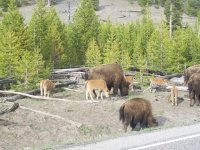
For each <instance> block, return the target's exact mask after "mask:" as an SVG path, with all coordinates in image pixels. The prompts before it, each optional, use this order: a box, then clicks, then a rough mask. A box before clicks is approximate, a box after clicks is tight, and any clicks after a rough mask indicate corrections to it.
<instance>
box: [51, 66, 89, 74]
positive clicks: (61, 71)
mask: <svg viewBox="0 0 200 150" xmlns="http://www.w3.org/2000/svg"><path fill="white" fill-rule="evenodd" d="M86 69H88V67H81V68H69V69H54V71H53V73H66V72H77V71H82V72H85V70H86Z"/></svg>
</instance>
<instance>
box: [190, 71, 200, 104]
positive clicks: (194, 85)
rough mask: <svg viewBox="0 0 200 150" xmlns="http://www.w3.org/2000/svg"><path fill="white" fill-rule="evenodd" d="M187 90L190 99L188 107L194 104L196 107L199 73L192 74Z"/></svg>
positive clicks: (198, 101)
mask: <svg viewBox="0 0 200 150" xmlns="http://www.w3.org/2000/svg"><path fill="white" fill-rule="evenodd" d="M188 90H189V97H190V106H193V105H194V103H195V102H196V105H197V106H198V105H199V103H200V73H193V74H192V76H191V77H190V79H189V81H188Z"/></svg>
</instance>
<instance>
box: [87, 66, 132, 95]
mask: <svg viewBox="0 0 200 150" xmlns="http://www.w3.org/2000/svg"><path fill="white" fill-rule="evenodd" d="M85 79H86V80H98V79H102V80H105V81H106V84H107V87H108V89H109V90H111V88H113V94H114V95H116V94H117V93H118V89H119V90H120V93H121V96H126V95H128V89H129V84H130V83H127V82H126V79H125V77H124V72H123V70H122V67H121V66H120V65H119V64H118V63H113V64H106V65H100V66H97V67H93V68H90V69H88V70H87V71H86V73H85Z"/></svg>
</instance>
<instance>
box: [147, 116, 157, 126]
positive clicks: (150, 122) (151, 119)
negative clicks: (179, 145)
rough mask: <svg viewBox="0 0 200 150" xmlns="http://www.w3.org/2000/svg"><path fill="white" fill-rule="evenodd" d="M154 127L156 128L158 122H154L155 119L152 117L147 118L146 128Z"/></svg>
mask: <svg viewBox="0 0 200 150" xmlns="http://www.w3.org/2000/svg"><path fill="white" fill-rule="evenodd" d="M156 126H158V122H157V121H156V119H155V118H153V117H150V118H148V127H156Z"/></svg>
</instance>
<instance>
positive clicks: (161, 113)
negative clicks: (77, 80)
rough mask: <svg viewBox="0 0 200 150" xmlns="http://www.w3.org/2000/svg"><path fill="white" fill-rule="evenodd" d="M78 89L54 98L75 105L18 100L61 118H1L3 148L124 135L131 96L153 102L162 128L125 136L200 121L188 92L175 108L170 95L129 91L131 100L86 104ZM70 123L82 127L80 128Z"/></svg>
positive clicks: (20, 113) (26, 113) (25, 113)
mask: <svg viewBox="0 0 200 150" xmlns="http://www.w3.org/2000/svg"><path fill="white" fill-rule="evenodd" d="M82 82H83V81H82ZM76 90H78V91H69V90H64V91H61V92H59V93H55V94H54V95H53V97H55V98H64V99H69V100H73V102H61V101H47V100H35V99H29V98H27V99H21V100H17V102H18V103H19V104H20V106H24V107H26V108H31V109H34V110H37V111H42V112H46V113H49V114H52V115H56V117H58V116H59V117H60V118H55V117H50V116H47V115H45V114H40V113H38V112H37V113H36V112H32V111H30V110H24V109H21V108H19V109H17V110H16V111H15V112H12V113H9V114H5V115H3V116H0V117H1V119H0V139H1V140H0V149H4V150H10V149H16V150H18V149H19V150H21V149H50V148H55V147H56V146H58V145H63V144H69V145H70V144H76V143H83V142H88V141H94V140H101V139H107V138H113V137H117V136H120V135H125V133H124V131H123V126H122V123H121V122H120V121H119V114H118V110H119V107H120V106H121V104H122V103H124V102H125V101H126V100H127V99H130V98H131V97H144V98H146V99H148V100H149V101H151V103H152V107H153V113H154V115H155V117H156V119H157V120H158V122H159V126H158V127H156V128H149V129H144V130H140V131H131V128H130V127H129V128H128V133H126V134H136V133H138V132H149V131H151V130H157V129H160V128H168V127H173V126H182V125H187V124H194V123H196V122H199V121H200V118H199V117H198V116H199V115H200V107H197V106H194V107H190V106H189V101H188V97H187V95H188V93H187V92H179V105H178V106H172V105H171V103H169V102H168V101H167V96H168V95H169V92H156V93H150V92H149V91H147V92H145V93H142V92H139V91H136V92H130V94H129V96H128V97H123V98H122V97H112V99H111V100H110V99H104V100H103V101H99V102H98V103H87V102H86V100H85V92H84V91H85V89H84V86H83V85H80V87H78V88H77V89H76ZM75 101H79V102H75ZM63 118H64V119H63ZM69 120H71V121H74V122H76V123H80V124H82V125H81V126H80V127H79V128H78V127H76V126H75V125H73V124H71V123H70V122H69Z"/></svg>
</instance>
